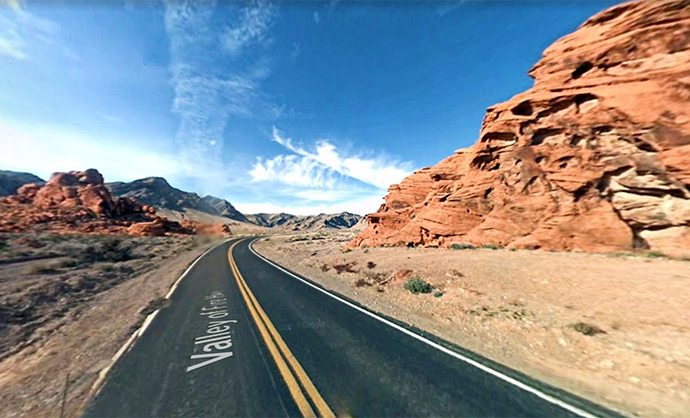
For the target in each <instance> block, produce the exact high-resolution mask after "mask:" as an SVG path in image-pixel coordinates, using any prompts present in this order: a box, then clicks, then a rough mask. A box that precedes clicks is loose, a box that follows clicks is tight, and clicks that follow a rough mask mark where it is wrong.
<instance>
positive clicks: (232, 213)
mask: <svg viewBox="0 0 690 418" xmlns="http://www.w3.org/2000/svg"><path fill="white" fill-rule="evenodd" d="M106 186H107V187H108V188H109V189H110V192H111V193H112V194H114V195H115V196H118V197H131V198H133V199H136V200H138V201H139V202H141V203H143V204H145V205H150V206H153V207H155V208H159V209H166V210H169V211H175V212H180V213H184V212H186V211H188V210H190V209H192V210H196V211H199V212H203V213H207V214H210V215H214V216H221V217H223V218H228V219H232V220H235V221H240V222H248V220H247V218H246V217H245V216H244V215H243V214H242V213H240V211H238V210H237V209H235V207H234V206H232V204H230V202H228V201H227V200H223V199H219V198H217V197H213V196H204V197H200V196H199V195H198V194H196V193H189V192H184V191H182V190H180V189H176V188H174V187H172V186H171V185H170V184H169V183H168V182H167V180H165V179H164V178H162V177H147V178H145V179H140V180H135V181H133V182H130V183H123V182H114V183H106Z"/></svg>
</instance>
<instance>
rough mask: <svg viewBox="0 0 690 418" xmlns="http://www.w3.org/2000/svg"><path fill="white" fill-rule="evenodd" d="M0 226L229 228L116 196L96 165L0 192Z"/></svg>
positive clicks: (131, 230) (118, 230) (176, 231)
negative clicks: (170, 215) (173, 217)
mask: <svg viewBox="0 0 690 418" xmlns="http://www.w3.org/2000/svg"><path fill="white" fill-rule="evenodd" d="M0 232H53V233H84V234H129V235H185V234H195V233H216V232H217V233H218V234H223V235H224V234H229V233H230V231H229V229H228V228H227V226H225V225H219V226H215V225H207V224H203V223H200V222H193V221H187V222H185V223H183V224H180V223H178V222H173V221H170V220H168V219H166V218H163V217H160V216H158V215H156V210H155V209H154V208H153V207H152V206H148V205H142V204H141V203H139V202H138V201H136V200H134V199H131V198H116V197H113V196H112V195H111V194H110V191H109V190H108V188H107V187H106V186H105V184H104V182H103V176H101V174H100V173H99V172H98V171H97V170H94V169H89V170H86V171H70V172H68V173H56V174H54V175H53V176H52V178H51V179H50V180H49V181H48V182H47V183H46V184H44V185H41V184H36V183H30V184H25V185H23V186H22V187H20V188H19V190H18V192H17V194H16V195H13V196H9V197H6V198H0Z"/></svg>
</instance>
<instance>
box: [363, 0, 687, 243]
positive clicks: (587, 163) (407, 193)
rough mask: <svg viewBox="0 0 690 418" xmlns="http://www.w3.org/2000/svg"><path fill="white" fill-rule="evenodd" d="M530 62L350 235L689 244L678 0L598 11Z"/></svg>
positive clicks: (380, 239) (683, 23) (682, 10)
mask: <svg viewBox="0 0 690 418" xmlns="http://www.w3.org/2000/svg"><path fill="white" fill-rule="evenodd" d="M529 75H530V76H531V77H532V78H533V79H534V86H533V87H532V88H531V89H529V90H528V91H526V92H524V93H521V94H519V95H517V96H515V97H513V98H512V99H510V100H509V101H507V102H505V103H501V104H498V105H496V106H493V107H491V108H489V109H488V110H487V114H486V116H485V117H484V122H483V125H482V129H481V133H480V139H479V141H478V142H477V143H476V144H475V145H474V146H472V147H471V148H468V149H462V150H458V151H456V152H455V154H454V155H452V156H451V157H449V158H447V159H445V160H443V161H441V162H440V163H438V164H437V165H435V166H433V167H428V168H424V169H421V170H419V171H417V172H415V173H414V174H412V175H411V176H409V177H407V178H406V179H404V180H403V181H402V183H400V184H398V185H393V186H391V187H390V188H389V194H388V196H386V203H385V204H384V205H382V206H381V208H380V209H379V211H378V212H376V213H374V214H371V215H369V216H368V221H369V226H368V227H367V229H366V230H365V231H364V232H363V233H362V234H360V235H359V236H358V237H357V238H355V240H354V241H352V243H351V245H353V246H360V245H365V244H366V245H370V246H371V245H384V244H389V245H410V246H414V245H440V246H448V245H450V244H452V243H454V242H469V243H473V244H478V245H481V244H494V245H503V246H507V247H509V248H510V247H517V248H543V249H553V250H576V249H577V250H582V251H596V252H599V251H629V250H632V249H635V248H648V249H652V250H658V251H663V252H666V253H668V254H670V255H690V226H689V224H690V190H689V189H688V185H690V1H687V0H686V1H642V2H632V3H625V4H622V5H618V6H616V7H613V8H611V9H608V10H606V11H604V12H602V13H599V14H598V15H595V16H594V17H592V18H590V19H589V20H588V21H587V22H585V23H584V24H583V25H582V26H581V27H580V28H579V29H578V30H577V31H575V32H574V33H572V34H570V35H567V36H565V37H563V38H561V39H560V40H558V41H556V42H555V43H554V44H553V45H551V46H550V47H549V48H548V49H547V50H546V51H545V52H544V54H543V56H542V59H541V60H540V61H539V62H538V63H537V64H536V65H535V66H534V67H533V68H532V69H531V70H530V72H529Z"/></svg>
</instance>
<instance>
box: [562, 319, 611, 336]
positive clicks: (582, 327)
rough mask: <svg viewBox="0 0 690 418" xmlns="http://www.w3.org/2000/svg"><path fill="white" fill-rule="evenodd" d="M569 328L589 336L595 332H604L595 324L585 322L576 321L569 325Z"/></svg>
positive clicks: (604, 332) (595, 333)
mask: <svg viewBox="0 0 690 418" xmlns="http://www.w3.org/2000/svg"><path fill="white" fill-rule="evenodd" d="M570 328H572V329H573V330H575V331H577V332H579V333H580V334H584V335H587V336H589V337H591V336H593V335H597V334H606V331H604V330H603V329H601V328H599V327H597V326H596V325H591V324H588V323H586V322H576V323H574V324H571V325H570Z"/></svg>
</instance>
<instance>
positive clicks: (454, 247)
mask: <svg viewBox="0 0 690 418" xmlns="http://www.w3.org/2000/svg"><path fill="white" fill-rule="evenodd" d="M475 248H477V247H475V246H474V245H472V244H468V243H465V242H461V243H457V242H454V243H452V244H451V245H450V249H451V250H474V249H475Z"/></svg>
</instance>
